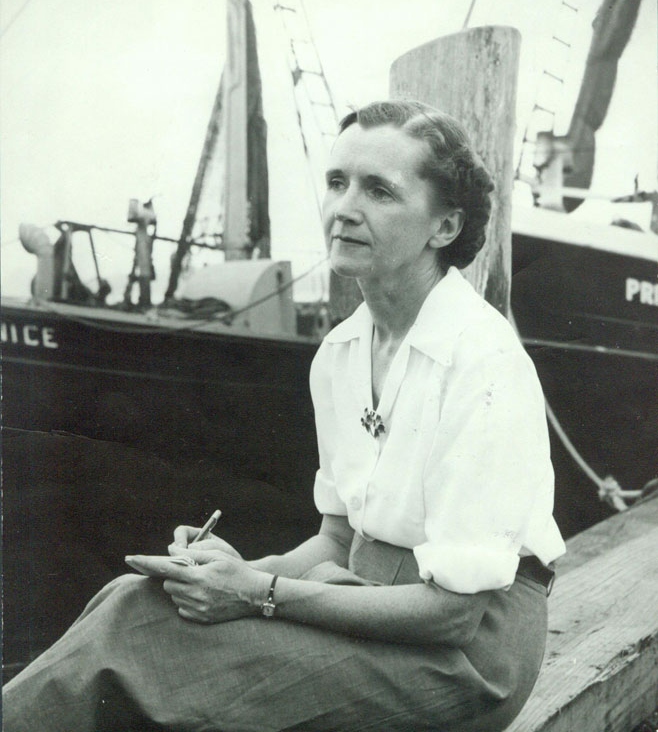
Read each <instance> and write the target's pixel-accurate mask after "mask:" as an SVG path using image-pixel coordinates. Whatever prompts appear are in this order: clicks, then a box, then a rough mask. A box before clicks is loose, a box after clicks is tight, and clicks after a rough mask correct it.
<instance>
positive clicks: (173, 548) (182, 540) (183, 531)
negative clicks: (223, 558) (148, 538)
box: [169, 526, 242, 559]
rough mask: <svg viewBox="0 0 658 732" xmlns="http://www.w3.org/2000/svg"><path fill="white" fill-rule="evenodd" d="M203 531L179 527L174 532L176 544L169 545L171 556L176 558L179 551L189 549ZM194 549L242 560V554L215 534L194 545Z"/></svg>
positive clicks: (189, 527) (190, 527)
mask: <svg viewBox="0 0 658 732" xmlns="http://www.w3.org/2000/svg"><path fill="white" fill-rule="evenodd" d="M199 531H201V529H198V528H196V527H194V526H178V527H177V528H176V529H175V530H174V542H173V544H170V545H169V554H171V555H172V556H175V555H176V554H177V553H179V551H178V550H179V549H187V548H188V547H189V546H190V544H191V543H192V541H193V540H194V539H195V538H196V536H197V534H198V533H199ZM193 548H194V549H195V550H199V551H220V552H224V553H225V554H228V555H230V556H232V557H235V558H236V559H242V557H241V556H240V553H239V552H238V551H237V550H236V549H234V548H233V547H232V546H231V545H230V544H229V543H228V542H227V541H224V539H220V538H219V537H218V536H215V535H214V534H208V536H207V537H206V538H205V539H203V540H202V541H200V542H198V543H196V544H194V546H193Z"/></svg>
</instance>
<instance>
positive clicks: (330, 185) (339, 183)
mask: <svg viewBox="0 0 658 732" xmlns="http://www.w3.org/2000/svg"><path fill="white" fill-rule="evenodd" d="M344 188H345V181H344V180H343V179H342V178H329V179H328V180H327V189H328V190H330V191H341V190H343V189H344Z"/></svg>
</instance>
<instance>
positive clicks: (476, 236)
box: [339, 101, 494, 269]
mask: <svg viewBox="0 0 658 732" xmlns="http://www.w3.org/2000/svg"><path fill="white" fill-rule="evenodd" d="M355 122H357V123H358V124H359V125H361V127H364V128H368V127H380V126H382V125H392V126H394V127H398V128H399V129H401V130H404V131H405V132H406V133H407V134H408V135H410V136H411V137H415V138H416V139H419V140H424V141H426V142H427V143H428V146H429V154H428V155H426V156H425V160H424V161H423V165H422V168H421V170H420V171H419V175H420V176H421V177H422V178H424V179H426V180H428V181H429V182H430V183H431V184H432V186H433V187H434V190H435V191H436V193H437V197H438V200H439V201H440V203H441V204H442V205H444V206H447V207H449V208H461V209H462V210H463V211H464V225H463V227H462V230H461V232H460V233H459V236H458V237H457V238H456V239H455V240H454V241H453V242H452V244H450V245H449V246H447V247H443V248H441V249H439V250H438V254H439V258H440V262H441V264H442V266H443V267H444V268H445V269H447V268H448V267H450V266H451V265H454V266H455V267H457V268H459V269H462V268H464V267H466V266H467V265H469V264H470V263H471V262H472V261H473V260H474V259H475V255H476V254H477V253H478V252H479V251H480V249H482V247H483V246H484V242H485V237H486V227H487V222H488V221H489V215H490V214H491V199H490V196H489V194H490V193H491V191H493V189H494V184H493V181H492V179H491V176H490V175H489V173H488V172H487V170H486V168H485V167H484V165H483V163H482V161H481V160H480V158H479V157H478V155H477V154H476V152H475V150H474V149H473V146H472V145H471V142H470V140H469V138H468V135H467V134H466V131H465V130H464V127H463V126H462V125H461V124H460V123H459V122H458V121H457V120H456V119H455V118H454V117H451V116H450V115H449V114H446V113H445V112H440V111H439V110H438V109H434V108H433V107H430V106H428V105H427V104H423V103H422V102H414V101H385V102H372V103H371V104H368V105H366V106H365V107H361V108H360V109H356V110H354V111H352V112H350V113H349V114H348V115H346V116H345V117H343V119H342V120H341V121H340V124H339V134H340V133H341V132H344V131H345V130H346V129H347V128H348V127H349V126H350V125H353V124H354V123H355Z"/></svg>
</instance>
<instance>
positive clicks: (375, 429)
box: [361, 407, 386, 437]
mask: <svg viewBox="0 0 658 732" xmlns="http://www.w3.org/2000/svg"><path fill="white" fill-rule="evenodd" d="M361 424H362V425H363V426H364V427H365V430H366V432H367V433H368V434H369V435H372V436H373V437H379V435H381V434H382V432H386V428H385V427H384V423H383V422H382V418H381V417H380V416H379V415H378V414H377V412H375V410H374V409H368V408H367V407H366V408H365V409H364V410H363V417H361Z"/></svg>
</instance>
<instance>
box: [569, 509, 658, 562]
mask: <svg viewBox="0 0 658 732" xmlns="http://www.w3.org/2000/svg"><path fill="white" fill-rule="evenodd" d="M653 526H658V495H655V496H654V497H652V498H651V499H646V500H644V501H642V502H640V503H636V504H635V505H634V506H632V507H631V508H629V509H628V511H624V512H623V513H618V514H616V515H615V516H611V517H610V518H608V519H606V520H605V521H601V522H600V523H598V524H595V525H594V526H592V527H591V528H589V529H588V530H587V531H583V532H582V533H580V534H577V535H576V536H574V537H572V538H571V539H569V541H568V543H567V549H568V551H567V553H566V555H565V556H564V557H563V558H562V559H560V561H559V564H558V575H560V576H562V575H564V574H566V573H567V572H570V571H571V570H572V569H575V568H576V567H580V566H581V565H582V564H585V562H587V561H589V560H590V559H594V557H597V556H599V555H600V554H602V553H603V552H606V551H609V550H610V549H613V548H614V547H616V546H620V545H621V544H623V543H624V542H625V541H628V540H629V539H633V538H635V537H637V536H639V535H641V534H643V533H644V532H645V531H646V530H648V529H651V528H652V527H653Z"/></svg>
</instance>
